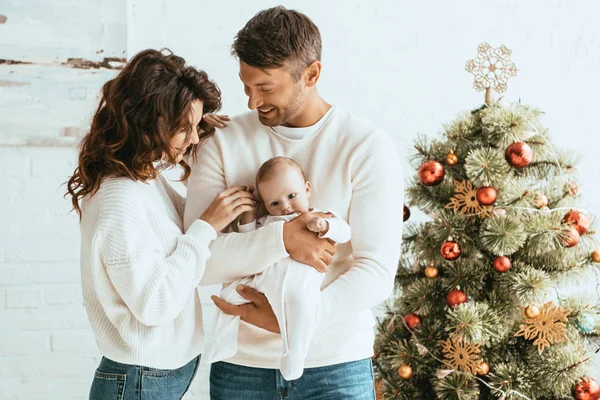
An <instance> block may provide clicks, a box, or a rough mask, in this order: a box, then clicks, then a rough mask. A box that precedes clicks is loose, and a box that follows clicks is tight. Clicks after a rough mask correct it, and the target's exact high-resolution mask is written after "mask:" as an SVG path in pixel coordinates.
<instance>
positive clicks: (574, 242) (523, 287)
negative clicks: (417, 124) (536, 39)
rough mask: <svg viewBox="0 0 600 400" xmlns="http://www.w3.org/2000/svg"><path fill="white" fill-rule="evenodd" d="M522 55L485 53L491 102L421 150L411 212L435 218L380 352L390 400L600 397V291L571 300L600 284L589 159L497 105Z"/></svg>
mask: <svg viewBox="0 0 600 400" xmlns="http://www.w3.org/2000/svg"><path fill="white" fill-rule="evenodd" d="M510 54H511V52H510V50H509V49H507V48H506V47H505V46H501V47H500V48H498V49H494V48H491V47H490V46H489V45H488V44H485V43H484V44H482V45H480V46H479V54H478V57H477V58H476V59H475V60H471V61H468V62H467V65H466V69H467V70H468V71H469V72H472V73H473V74H474V75H475V84H474V86H475V88H476V89H478V90H485V92H486V96H485V98H486V101H485V104H484V105H483V106H481V107H479V108H477V109H476V110H473V111H470V112H467V113H465V114H464V115H462V116H460V117H459V118H458V119H457V120H455V121H453V122H452V123H450V124H449V125H447V126H445V128H444V132H443V135H442V136H441V137H439V138H436V139H427V138H425V137H420V138H418V139H417V143H416V144H415V149H416V154H415V155H414V157H413V160H412V161H413V162H414V166H415V169H417V170H418V173H417V176H415V178H414V179H413V181H412V183H411V185H410V187H409V188H408V190H407V203H408V204H409V205H410V206H411V207H418V208H419V209H421V210H422V211H423V212H425V213H426V214H427V215H429V216H430V217H431V220H429V221H427V222H424V223H418V224H417V223H414V222H412V221H411V222H408V223H407V224H406V226H405V229H404V238H403V244H402V246H403V254H402V259H401V261H400V264H399V267H398V273H397V276H396V290H397V293H398V296H397V298H396V299H395V300H394V301H393V303H392V304H390V305H389V307H388V311H387V313H386V315H385V317H384V318H383V319H382V320H380V324H379V333H378V336H377V339H376V342H375V356H374V357H373V362H374V365H375V367H376V374H377V375H376V389H377V393H378V398H379V399H411V400H414V399H444V400H450V399H462V400H473V399H504V400H508V399H515V400H516V399H564V398H576V399H600V387H599V385H598V383H597V382H596V381H595V380H594V379H593V378H592V377H591V376H590V375H594V373H596V372H597V371H595V368H597V365H598V364H594V362H597V359H598V357H597V355H600V354H598V353H599V352H600V307H599V305H598V303H599V301H600V295H599V292H600V289H599V288H600V285H596V292H595V293H594V292H588V293H579V294H578V295H577V296H574V295H572V296H567V295H564V294H563V293H561V290H560V289H559V288H560V287H561V285H564V283H565V282H570V283H575V284H577V279H580V280H581V279H582V278H583V279H587V280H588V281H589V279H595V280H596V282H598V277H599V276H600V251H598V250H597V243H596V242H595V241H594V238H593V235H594V221H593V220H592V217H591V216H590V215H589V214H588V213H587V212H586V211H585V210H584V209H582V208H581V206H580V204H579V200H580V197H579V193H578V186H577V181H576V175H575V174H573V172H574V171H576V169H575V164H576V162H577V161H578V157H577V156H576V155H575V154H574V152H573V151H570V150H562V149H558V148H556V147H555V146H554V145H553V144H552V142H551V139H550V136H549V134H548V130H547V129H545V128H544V127H543V126H542V125H541V123H540V115H541V112H540V111H538V110H536V109H534V108H532V107H528V106H525V105H523V104H520V103H516V104H502V103H501V102H500V101H499V100H492V99H491V90H492V89H494V90H496V91H497V92H499V93H500V92H503V91H505V90H506V88H507V79H508V78H509V77H510V76H513V75H515V74H516V72H517V70H516V68H515V65H514V63H513V62H512V61H511V60H510ZM404 207H405V208H404V216H405V220H406V219H408V218H409V216H410V209H409V208H408V207H407V206H404Z"/></svg>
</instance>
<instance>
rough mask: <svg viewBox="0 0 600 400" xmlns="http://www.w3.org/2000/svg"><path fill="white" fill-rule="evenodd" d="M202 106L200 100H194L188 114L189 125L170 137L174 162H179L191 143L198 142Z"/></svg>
mask: <svg viewBox="0 0 600 400" xmlns="http://www.w3.org/2000/svg"><path fill="white" fill-rule="evenodd" d="M202 107H203V104H202V101H200V100H194V102H193V103H192V108H191V110H190V113H189V116H188V119H189V121H190V125H189V126H188V127H186V128H185V129H183V130H181V131H180V132H177V133H176V134H175V136H173V138H172V139H171V148H172V149H173V154H174V155H175V160H176V162H180V161H181V160H182V159H183V155H184V154H185V152H186V151H187V149H188V148H189V147H190V146H191V145H193V144H198V142H199V141H200V139H199V135H200V132H199V129H200V121H201V120H202Z"/></svg>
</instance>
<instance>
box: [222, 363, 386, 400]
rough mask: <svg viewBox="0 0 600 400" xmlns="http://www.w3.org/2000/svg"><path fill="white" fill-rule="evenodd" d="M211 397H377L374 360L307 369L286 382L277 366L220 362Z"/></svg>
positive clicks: (277, 399)
mask: <svg viewBox="0 0 600 400" xmlns="http://www.w3.org/2000/svg"><path fill="white" fill-rule="evenodd" d="M210 398H211V400H280V399H286V400H325V399H327V400H349V399H352V400H375V390H374V385H373V366H372V364H371V359H370V358H367V359H364V360H360V361H352V362H347V363H343V364H336V365H329V366H326V367H318V368H306V369H305V370H304V374H303V375H302V376H301V377H300V378H299V379H297V380H294V381H289V382H288V381H286V380H285V379H283V377H282V376H281V373H280V372H279V370H277V369H265V368H251V367H243V366H240V365H235V364H229V363H225V362H217V363H214V364H212V366H211V370H210Z"/></svg>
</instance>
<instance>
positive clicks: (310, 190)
mask: <svg viewBox="0 0 600 400" xmlns="http://www.w3.org/2000/svg"><path fill="white" fill-rule="evenodd" d="M304 187H305V188H306V195H307V197H308V198H309V199H310V196H311V195H312V186H311V185H310V182H309V181H306V183H305V184H304Z"/></svg>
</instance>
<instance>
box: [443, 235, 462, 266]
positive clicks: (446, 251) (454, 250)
mask: <svg viewBox="0 0 600 400" xmlns="http://www.w3.org/2000/svg"><path fill="white" fill-rule="evenodd" d="M460 253H461V249H460V245H459V244H458V243H457V242H454V241H452V240H447V241H445V242H444V244H442V247H441V248H440V254H441V255H442V257H444V259H446V260H448V261H455V260H458V258H459V257H460Z"/></svg>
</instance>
